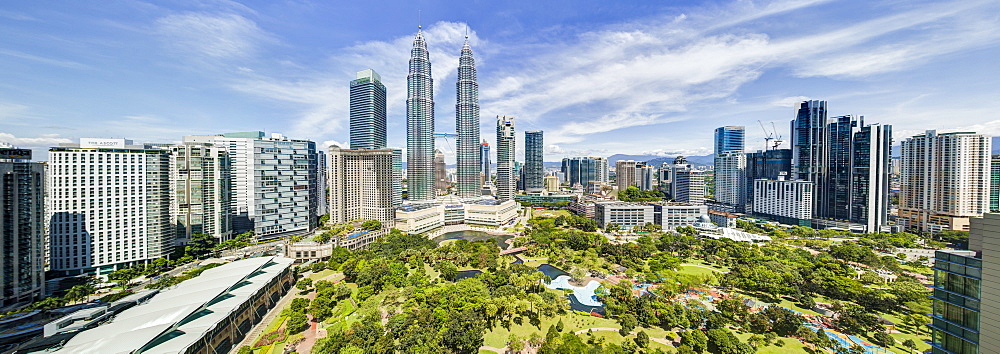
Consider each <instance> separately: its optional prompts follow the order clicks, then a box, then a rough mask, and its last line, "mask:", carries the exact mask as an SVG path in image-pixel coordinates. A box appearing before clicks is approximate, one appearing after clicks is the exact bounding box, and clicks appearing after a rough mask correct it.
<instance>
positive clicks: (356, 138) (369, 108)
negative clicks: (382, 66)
mask: <svg viewBox="0 0 1000 354" xmlns="http://www.w3.org/2000/svg"><path fill="white" fill-rule="evenodd" d="M350 105H351V109H350V116H351V149H384V148H385V117H386V113H385V112H386V111H385V86H384V85H382V81H381V77H380V76H379V75H378V73H376V72H375V71H374V70H372V69H368V70H362V71H359V72H358V76H357V79H355V80H354V81H351V102H350Z"/></svg>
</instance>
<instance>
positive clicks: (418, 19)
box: [417, 10, 424, 30]
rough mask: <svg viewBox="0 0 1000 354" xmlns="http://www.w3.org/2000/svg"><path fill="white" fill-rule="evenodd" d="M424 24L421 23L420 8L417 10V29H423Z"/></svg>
mask: <svg viewBox="0 0 1000 354" xmlns="http://www.w3.org/2000/svg"><path fill="white" fill-rule="evenodd" d="M423 28H424V26H422V25H420V10H417V30H420V29H423Z"/></svg>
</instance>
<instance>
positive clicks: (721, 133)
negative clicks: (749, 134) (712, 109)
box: [715, 125, 746, 156]
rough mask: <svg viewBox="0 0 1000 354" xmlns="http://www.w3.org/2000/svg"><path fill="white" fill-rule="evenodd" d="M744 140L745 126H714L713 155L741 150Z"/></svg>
mask: <svg viewBox="0 0 1000 354" xmlns="http://www.w3.org/2000/svg"><path fill="white" fill-rule="evenodd" d="M745 140H746V128H745V127H743V126H736V125H730V126H725V127H719V128H715V156H719V155H720V154H722V153H724V152H734V151H739V152H743V149H744V146H745V145H746V143H745Z"/></svg>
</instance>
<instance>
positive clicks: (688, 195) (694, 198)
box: [670, 156, 705, 204]
mask: <svg viewBox="0 0 1000 354" xmlns="http://www.w3.org/2000/svg"><path fill="white" fill-rule="evenodd" d="M671 174H672V176H671V177H672V179H673V180H672V181H671V183H670V196H672V197H673V198H674V201H677V202H681V203H690V204H705V171H701V170H696V169H695V168H694V166H692V165H690V164H688V163H687V159H685V158H684V156H678V157H677V158H675V159H674V166H673V169H672V171H671Z"/></svg>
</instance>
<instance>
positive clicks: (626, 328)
mask: <svg viewBox="0 0 1000 354" xmlns="http://www.w3.org/2000/svg"><path fill="white" fill-rule="evenodd" d="M618 324H619V325H621V326H622V328H621V329H619V330H618V334H621V335H622V337H624V336H627V335H628V334H629V333H632V329H634V328H635V326H638V325H639V320H637V319H636V318H635V315H633V314H631V313H627V314H625V315H623V316H621V317H620V318H618Z"/></svg>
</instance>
